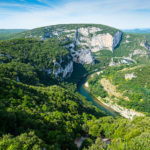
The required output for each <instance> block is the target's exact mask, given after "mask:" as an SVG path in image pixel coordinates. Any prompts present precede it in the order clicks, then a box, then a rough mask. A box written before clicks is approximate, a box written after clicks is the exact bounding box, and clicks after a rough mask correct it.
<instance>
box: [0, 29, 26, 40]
mask: <svg viewBox="0 0 150 150" xmlns="http://www.w3.org/2000/svg"><path fill="white" fill-rule="evenodd" d="M25 30H26V29H0V40H8V39H11V38H12V37H14V36H15V35H16V34H17V33H19V32H23V31H25Z"/></svg>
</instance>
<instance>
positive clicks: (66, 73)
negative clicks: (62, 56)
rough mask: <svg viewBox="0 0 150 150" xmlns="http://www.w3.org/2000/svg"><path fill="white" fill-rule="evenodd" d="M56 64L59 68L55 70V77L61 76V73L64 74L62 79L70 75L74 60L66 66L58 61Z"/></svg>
mask: <svg viewBox="0 0 150 150" xmlns="http://www.w3.org/2000/svg"><path fill="white" fill-rule="evenodd" d="M55 66H57V69H54V70H53V74H54V76H55V78H58V77H60V75H61V74H62V79H65V78H68V77H70V75H71V74H72V72H73V61H70V62H69V63H67V64H66V66H65V67H64V68H63V67H62V66H61V63H60V64H59V63H58V62H55Z"/></svg>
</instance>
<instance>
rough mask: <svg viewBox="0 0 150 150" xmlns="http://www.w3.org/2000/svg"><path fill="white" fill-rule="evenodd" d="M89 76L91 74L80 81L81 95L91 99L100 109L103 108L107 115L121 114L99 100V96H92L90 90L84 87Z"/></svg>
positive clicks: (79, 90) (79, 89)
mask: <svg viewBox="0 0 150 150" xmlns="http://www.w3.org/2000/svg"><path fill="white" fill-rule="evenodd" d="M88 78H89V76H88V77H86V78H83V79H82V80H81V81H80V82H79V84H78V92H79V93H80V94H81V95H83V96H85V97H86V99H87V100H88V101H90V102H91V103H92V104H93V105H95V106H96V107H98V108H99V109H100V110H103V111H104V112H105V113H106V114H107V115H109V116H114V117H115V116H119V114H118V113H117V112H116V111H114V110H113V109H111V108H109V107H107V106H106V105H104V104H103V103H101V102H100V101H99V100H97V98H95V97H94V96H92V95H91V94H90V93H89V92H88V90H87V89H86V88H85V87H84V84H85V82H86V81H87V79H88Z"/></svg>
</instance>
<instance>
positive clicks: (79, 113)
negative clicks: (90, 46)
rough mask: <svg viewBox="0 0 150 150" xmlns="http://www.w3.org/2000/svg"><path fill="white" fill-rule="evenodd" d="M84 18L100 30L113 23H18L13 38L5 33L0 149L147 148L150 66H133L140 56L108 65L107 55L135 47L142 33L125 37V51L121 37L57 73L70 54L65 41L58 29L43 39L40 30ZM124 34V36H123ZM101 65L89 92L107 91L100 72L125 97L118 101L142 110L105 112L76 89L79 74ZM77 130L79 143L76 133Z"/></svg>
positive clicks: (0, 46) (0, 52)
mask: <svg viewBox="0 0 150 150" xmlns="http://www.w3.org/2000/svg"><path fill="white" fill-rule="evenodd" d="M87 26H88V27H89V26H90V27H93V26H95V27H100V28H103V30H102V31H99V32H100V33H102V34H103V33H107V32H109V33H111V34H112V35H113V34H114V33H116V31H118V30H117V29H114V28H110V27H108V26H104V25H93V24H90V25H89V24H88V25H86V24H72V25H58V26H49V27H46V28H45V27H43V28H38V29H34V30H29V31H24V32H21V33H17V34H16V35H15V39H11V40H6V39H5V37H3V40H1V41H0V150H77V149H83V150H149V147H150V117H149V113H150V111H149V108H150V103H149V100H150V97H149V95H150V91H149V88H150V82H149V74H150V70H149V67H150V66H149V65H140V67H138V66H139V64H140V63H141V61H139V62H137V64H131V65H130V66H128V65H121V66H119V67H116V66H115V67H108V66H109V62H110V61H111V58H112V57H116V56H117V55H119V56H125V55H127V53H129V52H130V50H131V47H132V46H133V45H134V46H135V48H139V43H138V44H136V43H135V42H137V41H140V40H143V39H144V38H143V36H140V37H138V36H136V35H133V36H131V37H130V40H132V41H133V43H129V44H128V48H129V49H128V50H129V51H124V49H125V48H126V46H125V45H124V44H122V45H120V47H118V48H117V49H116V50H115V51H114V52H111V51H108V50H107V49H103V50H101V51H99V52H96V53H93V55H94V57H95V64H94V65H92V64H85V65H82V64H78V63H74V65H73V68H74V69H73V73H72V75H71V76H70V78H68V79H64V80H62V78H61V76H62V73H60V74H59V76H58V77H57V78H56V77H55V72H56V71H57V70H59V67H60V66H59V64H60V65H61V66H62V68H64V67H65V66H66V65H67V64H68V63H69V62H70V61H72V59H73V58H72V56H71V54H70V52H69V50H68V49H67V48H66V47H65V46H66V45H67V44H69V43H70V42H71V41H70V39H67V38H65V37H64V36H62V37H61V36H58V38H55V37H53V38H50V37H49V38H50V39H46V40H45V39H44V40H43V39H42V37H41V38H39V36H43V34H45V33H46V32H47V31H51V30H58V29H59V28H60V29H65V30H68V29H70V30H72V29H76V28H78V27H87ZM1 35H2V34H1ZM26 36H27V37H30V38H26ZM10 37H11V36H10ZM24 37H25V38H24ZM12 38H14V37H12ZM41 39H42V40H41ZM125 40H126V39H125V37H123V40H122V42H124V41H125ZM142 63H144V61H142ZM133 67H135V68H134V69H132V70H130V68H133ZM104 68H105V69H104ZM102 69H103V72H102V73H101V74H96V73H95V74H96V75H95V76H94V77H93V78H91V79H89V80H88V83H89V90H90V92H91V93H92V94H93V95H95V96H101V97H102V98H103V99H105V98H106V97H107V96H108V93H107V92H106V91H105V90H104V88H103V86H102V85H101V84H100V82H99V80H100V79H101V78H104V77H105V78H107V79H109V80H111V81H112V84H113V85H116V86H117V89H118V90H119V91H120V92H122V93H123V94H124V95H125V96H129V98H130V99H131V101H130V102H126V101H123V100H121V99H120V101H118V104H119V105H122V106H125V107H127V108H134V109H136V110H138V111H142V112H144V113H145V114H146V115H145V116H144V117H134V118H133V120H130V119H125V118H123V117H121V116H118V117H112V116H108V115H107V114H105V113H104V112H103V111H101V110H100V109H98V108H97V107H96V106H94V105H92V104H91V103H90V102H88V101H87V100H86V99H85V97H83V96H82V95H80V94H79V92H78V90H77V86H78V83H79V81H80V80H81V78H83V77H85V76H87V75H89V74H91V73H94V72H96V71H98V70H102ZM123 69H124V71H122V70H123ZM125 69H126V70H125ZM49 71H50V72H51V73H49ZM133 72H134V75H135V76H136V78H133V79H132V80H128V79H125V74H127V73H128V74H130V73H133ZM124 91H125V92H124ZM112 99H113V97H112ZM82 138H84V140H83V143H82V145H81V147H80V148H79V147H77V145H76V143H75V141H76V139H82ZM105 141H108V142H109V144H107V142H105Z"/></svg>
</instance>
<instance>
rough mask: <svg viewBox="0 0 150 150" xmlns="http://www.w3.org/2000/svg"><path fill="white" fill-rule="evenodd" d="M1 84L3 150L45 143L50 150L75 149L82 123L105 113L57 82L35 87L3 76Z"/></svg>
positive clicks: (40, 145)
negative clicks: (75, 140) (51, 84)
mask: <svg viewBox="0 0 150 150" xmlns="http://www.w3.org/2000/svg"><path fill="white" fill-rule="evenodd" d="M0 85H1V86H0V99H1V101H0V111H1V115H0V120H1V126H0V135H1V136H3V137H2V138H1V139H0V148H1V149H8V148H10V147H12V148H13V147H15V146H16V149H18V150H19V148H20V149H24V147H25V146H26V147H27V149H30V148H31V149H35V148H34V147H37V148H38V147H40V148H42V147H43V146H44V144H46V147H49V148H50V149H56V148H57V149H66V148H69V149H75V145H74V139H75V138H76V137H77V136H78V135H81V134H83V133H84V131H83V130H82V124H83V123H84V122H85V121H86V120H88V119H92V118H95V117H100V116H104V114H103V113H102V112H101V111H100V110H98V109H96V108H95V107H94V106H92V105H91V104H90V103H88V102H87V101H86V100H85V99H84V98H82V97H81V96H80V95H79V94H78V93H76V94H75V93H73V92H71V91H69V90H66V89H64V88H62V87H60V86H57V85H54V86H50V87H36V86H29V85H25V84H22V83H20V82H19V83H18V82H16V81H12V80H10V79H8V78H1V79H0ZM8 133H9V134H11V135H12V136H10V135H7V134H8ZM6 138H8V139H9V140H7V141H6ZM32 138H33V140H32ZM29 139H30V140H29ZM24 140H26V141H25V143H24V142H23V141H24ZM43 141H44V142H43ZM44 147H45V146H44Z"/></svg>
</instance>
